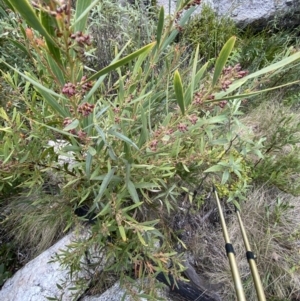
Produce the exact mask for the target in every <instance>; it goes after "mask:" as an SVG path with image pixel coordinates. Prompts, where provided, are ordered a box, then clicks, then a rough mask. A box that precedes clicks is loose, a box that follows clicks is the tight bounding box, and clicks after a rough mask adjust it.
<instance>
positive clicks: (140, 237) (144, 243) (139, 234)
mask: <svg viewBox="0 0 300 301" xmlns="http://www.w3.org/2000/svg"><path fill="white" fill-rule="evenodd" d="M137 236H138V238H139V241H140V242H141V243H142V245H144V246H145V247H147V246H148V245H147V244H146V242H145V240H144V238H143V236H142V235H141V233H140V232H137Z"/></svg>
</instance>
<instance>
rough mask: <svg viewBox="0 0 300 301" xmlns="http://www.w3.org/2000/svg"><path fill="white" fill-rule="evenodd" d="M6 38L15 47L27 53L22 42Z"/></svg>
mask: <svg viewBox="0 0 300 301" xmlns="http://www.w3.org/2000/svg"><path fill="white" fill-rule="evenodd" d="M7 40H9V41H10V42H11V43H13V44H14V45H15V46H16V47H17V48H19V49H20V50H22V51H23V52H24V53H25V54H26V55H29V53H28V51H27V48H26V47H25V46H24V45H23V44H21V43H20V42H18V41H16V40H13V39H10V38H7Z"/></svg>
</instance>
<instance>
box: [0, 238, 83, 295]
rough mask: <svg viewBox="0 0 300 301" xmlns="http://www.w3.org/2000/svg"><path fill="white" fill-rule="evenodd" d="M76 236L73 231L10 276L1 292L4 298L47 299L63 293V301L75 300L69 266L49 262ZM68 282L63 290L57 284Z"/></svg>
mask: <svg viewBox="0 0 300 301" xmlns="http://www.w3.org/2000/svg"><path fill="white" fill-rule="evenodd" d="M75 238H76V236H75V234H74V233H70V234H68V235H67V236H65V237H64V238H62V239H61V240H59V241H58V242H57V243H56V244H55V245H53V246H52V247H51V248H49V249H48V250H46V251H44V252H43V253H42V254H40V255H39V256H38V257H36V258H35V259H33V260H32V261H30V262H29V263H28V264H26V265H25V266H24V267H23V268H22V269H20V270H19V271H18V272H16V273H15V275H14V276H13V277H12V278H10V279H8V280H7V281H6V282H5V284H4V286H3V287H2V289H1V291H0V300H1V301H47V300H48V299H47V298H46V297H52V298H53V297H58V296H61V295H62V293H63V296H62V299H60V300H62V301H70V300H72V295H73V294H74V293H79V294H80V293H81V292H78V291H77V292H76V291H74V290H69V289H68V288H70V287H71V286H74V284H73V285H72V281H71V280H70V277H69V272H68V270H67V269H66V268H63V267H61V266H60V264H59V263H58V262H57V261H55V262H51V263H49V261H51V260H52V259H53V257H54V256H55V255H56V254H57V253H59V251H60V250H62V249H65V248H66V246H67V245H68V244H70V243H72V241H73V240H74V239H75ZM65 280H66V281H67V282H68V285H67V286H66V287H64V289H63V290H60V289H59V288H58V286H57V284H59V283H60V282H61V281H65Z"/></svg>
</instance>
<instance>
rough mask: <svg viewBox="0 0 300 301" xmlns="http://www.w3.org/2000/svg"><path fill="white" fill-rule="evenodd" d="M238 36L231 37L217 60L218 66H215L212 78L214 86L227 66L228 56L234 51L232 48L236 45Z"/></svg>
mask: <svg viewBox="0 0 300 301" xmlns="http://www.w3.org/2000/svg"><path fill="white" fill-rule="evenodd" d="M235 40H236V37H231V38H230V39H229V40H228V41H227V42H226V43H225V45H224V46H223V48H222V50H221V52H220V54H219V57H218V58H217V61H216V66H215V72H214V76H213V80H212V86H213V87H214V86H215V85H216V83H217V82H218V80H219V77H220V75H221V72H222V70H223V68H224V67H225V64H226V62H227V60H228V57H229V55H230V53H231V51H232V48H233V46H234V43H235Z"/></svg>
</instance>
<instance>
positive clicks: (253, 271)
mask: <svg viewBox="0 0 300 301" xmlns="http://www.w3.org/2000/svg"><path fill="white" fill-rule="evenodd" d="M235 211H236V215H237V217H238V220H239V224H240V229H241V232H242V236H243V240H244V245H245V248H246V257H247V260H248V263H249V266H250V270H251V274H252V278H253V282H254V286H255V290H256V295H257V299H258V300H259V301H266V297H265V293H264V289H263V286H262V284H261V280H260V276H259V273H258V270H257V266H256V262H255V257H254V254H253V252H252V251H251V248H250V244H249V241H248V238H247V234H246V230H245V228H244V225H243V222H242V219H241V216H240V212H239V210H238V208H236V207H235Z"/></svg>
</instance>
